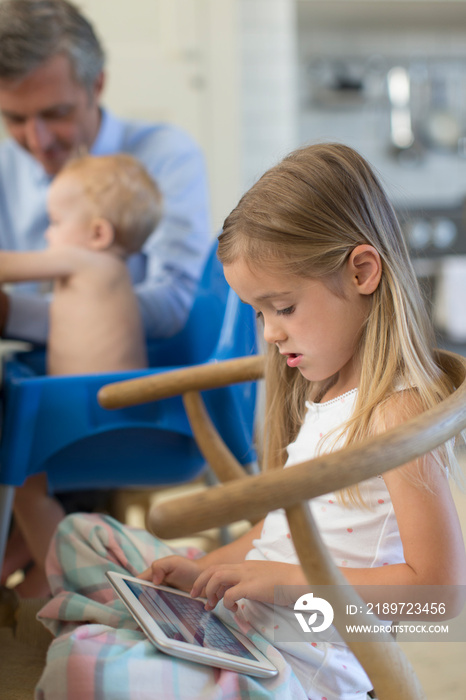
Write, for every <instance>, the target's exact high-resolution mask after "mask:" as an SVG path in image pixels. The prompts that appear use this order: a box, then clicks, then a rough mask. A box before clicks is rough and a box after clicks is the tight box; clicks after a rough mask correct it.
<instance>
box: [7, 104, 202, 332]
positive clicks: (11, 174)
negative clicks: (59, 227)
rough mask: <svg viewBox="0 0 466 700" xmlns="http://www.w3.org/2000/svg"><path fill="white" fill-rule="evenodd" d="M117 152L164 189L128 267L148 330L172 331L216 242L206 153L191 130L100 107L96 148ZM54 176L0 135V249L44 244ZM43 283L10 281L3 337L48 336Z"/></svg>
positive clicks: (180, 323)
mask: <svg viewBox="0 0 466 700" xmlns="http://www.w3.org/2000/svg"><path fill="white" fill-rule="evenodd" d="M118 152H124V153H130V154H131V155H133V156H135V157H136V158H138V159H139V160H140V161H141V162H142V163H143V164H144V165H145V167H146V168H147V170H148V171H149V172H150V174H151V175H152V177H153V178H154V180H155V181H156V182H157V184H158V186H159V188H160V190H161V191H162V194H163V197H164V216H163V219H162V222H161V223H160V225H159V227H158V228H157V229H156V231H155V232H154V233H153V234H152V235H151V237H150V238H149V239H148V240H147V241H146V243H145V245H144V248H143V250H142V251H141V252H140V253H137V254H136V255H132V256H131V257H130V258H129V259H128V267H129V269H130V272H131V277H132V279H133V283H134V288H135V291H136V294H137V297H138V300H139V305H140V309H141V314H142V319H143V324H144V328H145V330H146V334H147V336H148V337H152V338H163V337H169V336H171V335H174V334H175V333H176V332H177V331H178V330H180V329H181V328H182V327H183V325H184V323H185V321H186V318H187V316H188V313H189V310H190V308H191V305H192V302H193V295H194V292H195V290H196V285H197V282H198V280H199V277H200V275H201V272H202V268H203V264H204V261H205V259H206V256H207V254H208V249H209V247H210V242H211V230H210V221H209V201H208V186H207V175H206V168H205V163H204V158H203V156H202V153H201V151H200V149H199V147H198V146H197V145H196V144H195V143H194V142H193V140H192V139H191V137H190V136H188V135H187V134H186V133H185V132H184V131H182V130H181V129H179V128H178V127H175V126H172V125H169V124H144V123H142V122H135V121H128V120H122V119H117V118H116V117H115V116H113V115H112V114H110V113H109V112H108V111H106V110H103V111H102V122H101V126H100V130H99V133H98V135H97V138H96V140H95V142H94V145H93V147H92V149H91V153H92V154H94V155H107V154H112V153H118ZM50 182H51V177H50V176H48V175H47V174H46V173H45V171H44V170H43V168H42V166H41V165H40V164H39V163H38V162H37V161H36V160H35V159H34V158H33V157H32V156H30V155H29V154H28V153H27V152H26V151H24V150H23V149H22V148H21V147H20V146H18V145H17V143H16V142H15V141H13V140H12V139H8V140H6V141H5V142H3V143H2V145H1V146H0V248H1V249H5V250H38V249H41V248H44V247H45V244H46V242H45V238H44V233H45V230H46V228H47V226H48V216H47V211H46V196H47V190H48V187H49V185H50ZM45 291H46V290H44V285H43V284H42V285H41V284H36V283H21V284H16V285H13V286H12V287H11V288H10V289H9V293H10V312H9V316H8V321H7V324H6V328H5V332H4V336H5V337H7V338H17V339H22V340H29V341H32V342H35V343H45V342H46V339H47V330H48V304H49V298H48V296H47V295H46V294H44V292H45Z"/></svg>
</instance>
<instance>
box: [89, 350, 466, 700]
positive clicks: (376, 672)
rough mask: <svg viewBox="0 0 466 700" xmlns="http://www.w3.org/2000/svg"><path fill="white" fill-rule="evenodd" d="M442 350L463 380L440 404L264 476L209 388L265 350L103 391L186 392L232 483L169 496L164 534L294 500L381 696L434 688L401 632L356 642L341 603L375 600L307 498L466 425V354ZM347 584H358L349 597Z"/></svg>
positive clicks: (296, 527)
mask: <svg viewBox="0 0 466 700" xmlns="http://www.w3.org/2000/svg"><path fill="white" fill-rule="evenodd" d="M438 359H439V362H440V363H441V364H442V366H443V367H444V369H445V370H446V371H447V372H448V374H449V375H450V376H451V377H452V379H453V382H454V384H455V386H456V387H457V388H456V390H455V391H454V392H453V393H452V394H451V395H450V396H449V397H448V398H447V399H446V400H444V401H443V402H442V403H441V404H439V405H438V406H436V407H435V408H433V409H431V410H429V411H427V412H425V413H424V414H422V415H421V416H418V417H417V418H415V419H412V420H410V421H409V422H407V423H405V424H403V425H401V426H399V427H397V428H395V429H393V430H390V431H389V432H387V433H384V434H382V435H379V436H377V437H374V438H371V439H370V440H367V441H365V442H364V443H363V444H360V445H359V446H357V447H350V448H345V449H344V450H340V451H339V452H334V453H331V454H328V455H323V456H321V457H318V458H316V459H313V460H310V461H307V462H303V463H302V464H299V465H296V466H294V467H293V468H292V469H289V470H286V471H285V470H272V471H265V472H263V473H262V474H259V475H254V476H246V475H245V473H244V470H243V469H242V468H241V467H239V465H238V464H236V463H235V459H234V458H233V457H232V455H231V454H230V453H229V452H228V450H227V449H226V448H225V446H224V445H223V443H222V441H221V439H220V437H219V435H218V434H217V433H216V431H215V428H214V427H213V425H212V422H211V420H210V418H209V416H208V415H207V413H206V411H205V407H204V406H203V403H202V399H201V397H200V394H199V392H200V391H201V390H205V389H211V388H214V387H218V386H222V385H225V384H228V383H230V382H242V381H251V380H253V379H259V378H260V377H261V376H262V374H263V366H264V360H263V358H261V357H249V358H241V359H238V360H232V361H229V362H225V363H219V364H216V365H209V366H200V367H197V368H194V369H192V368H191V369H190V370H189V372H186V371H184V372H173V373H167V374H166V375H164V376H158V377H153V378H152V377H148V378H144V379H142V380H136V381H131V382H124V383H122V384H115V385H109V386H107V387H104V388H103V389H102V390H101V391H100V394H99V400H100V402H101V404H102V405H103V406H105V407H109V408H117V407H121V406H130V405H133V404H137V403H140V402H146V401H154V400H158V399H161V398H165V397H166V396H173V395H174V394H175V393H176V394H182V395H183V400H184V403H185V406H186V410H187V412H188V416H189V419H190V421H191V424H192V428H193V433H194V435H195V436H196V438H197V440H198V442H199V446H200V448H201V450H202V451H203V452H204V454H205V457H206V459H207V460H208V461H209V463H210V465H211V468H212V469H213V470H214V471H215V472H216V473H217V474H218V476H219V479H220V480H221V481H227V480H228V481H231V483H229V484H225V485H220V486H217V487H214V488H211V489H208V490H207V491H205V492H204V493H201V494H196V495H195V497H190V496H185V497H182V498H177V499H174V500H173V501H169V502H165V503H162V504H161V505H159V506H157V508H156V509H154V510H153V511H152V512H151V513H150V516H149V526H150V529H151V530H152V532H154V534H156V535H158V536H159V537H163V538H171V537H179V536H182V535H186V534H187V533H188V532H191V533H192V532H194V531H199V530H203V529H206V528H209V527H213V526H217V527H218V526H226V525H228V524H229V523H232V522H234V521H237V520H239V519H243V518H244V519H247V520H250V521H251V522H254V521H257V520H259V519H260V518H262V517H263V516H264V513H267V512H268V511H270V510H274V509H277V508H284V509H285V511H286V515H287V518H288V521H289V525H290V531H291V535H292V538H293V542H294V545H295V547H296V551H297V553H298V556H299V559H300V562H301V565H302V567H303V570H304V572H305V574H306V577H307V580H308V582H309V584H310V585H326V586H330V587H331V589H332V590H333V591H334V594H333V595H332V599H331V600H329V602H330V603H331V604H332V606H333V608H334V611H335V625H336V627H337V629H338V631H339V633H340V634H341V636H342V637H343V638H344V639H345V641H346V642H347V643H348V646H349V647H350V648H351V650H352V651H353V652H354V654H355V655H356V657H357V658H358V659H359V661H360V662H361V664H362V666H363V667H364V669H365V670H366V672H367V674H368V676H369V678H370V679H371V681H372V683H373V687H374V691H375V695H376V697H377V698H378V699H379V700H393V699H394V698H396V699H397V700H420V699H421V698H424V693H423V690H422V687H421V686H420V683H419V681H418V679H417V676H416V674H415V672H414V670H413V668H412V667H411V665H410V663H409V662H408V660H407V658H406V657H405V656H404V654H403V653H402V651H401V650H400V648H399V646H398V645H397V644H396V642H394V640H393V637H391V636H390V635H389V634H388V633H382V632H379V633H376V634H373V637H372V639H371V641H370V642H369V643H368V642H367V641H365V642H359V641H356V642H355V641H353V639H352V638H351V636H349V635H348V634H347V633H346V629H345V625H344V624H343V625H341V624H339V620H340V619H344V616H343V615H339V614H338V611H342V610H343V609H344V606H346V605H348V604H353V605H356V606H357V609H358V610H359V609H360V608H361V607H363V608H364V607H365V603H364V602H363V601H362V599H361V598H359V596H358V595H357V593H356V591H355V590H354V589H353V588H352V587H351V586H349V585H348V584H347V582H346V580H345V579H344V578H343V576H342V575H341V573H340V572H339V570H338V569H337V567H336V566H335V564H334V563H333V561H332V559H331V558H330V556H329V554H328V552H327V550H326V547H325V545H324V543H323V541H322V539H321V537H320V534H319V532H318V530H317V528H316V525H315V522H314V520H313V517H312V515H311V512H310V509H309V507H308V504H307V501H308V500H309V499H311V498H314V497H316V496H319V495H322V494H325V493H328V492H332V491H337V490H339V489H342V488H344V487H347V486H351V485H353V484H357V483H359V482H360V481H363V480H365V479H369V478H371V477H373V476H376V475H378V474H381V473H383V472H385V471H388V470H390V469H393V468H395V467H398V466H400V465H402V464H405V463H407V462H409V461H411V460H413V459H415V458H417V457H420V456H421V455H423V454H426V453H427V452H429V451H430V450H432V449H434V448H435V447H437V446H439V445H441V444H442V443H444V442H445V441H447V440H449V439H450V438H452V437H454V436H455V435H457V434H458V433H459V432H460V431H461V430H463V429H465V428H466V381H465V377H466V359H465V358H463V357H460V356H459V355H455V354H453V353H447V352H439V353H438ZM180 513H189V518H187V517H184V518H180V517H179V514H180ZM341 584H345V585H344V587H342V585H341ZM343 590H345V591H348V593H347V595H346V597H344V598H343V594H342V591H343ZM353 620H354V624H358V622H361V621H363V622H364V621H365V620H363V619H362V618H361V619H358V616H355V617H354V618H353Z"/></svg>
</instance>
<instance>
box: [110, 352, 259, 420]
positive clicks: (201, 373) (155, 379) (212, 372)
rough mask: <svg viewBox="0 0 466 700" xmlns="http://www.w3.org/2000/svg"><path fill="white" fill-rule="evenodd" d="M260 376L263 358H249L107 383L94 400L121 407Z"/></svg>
mask: <svg viewBox="0 0 466 700" xmlns="http://www.w3.org/2000/svg"><path fill="white" fill-rule="evenodd" d="M263 374H264V357H263V356H262V355H253V356H250V357H240V358H237V359H234V360H225V361H224V362H215V363H212V364H210V363H206V364H203V365H194V366H191V367H183V368H182V369H176V370H170V371H168V372H161V373H156V374H151V375H149V376H146V377H141V378H138V379H129V380H127V381H124V382H115V383H114V384H107V385H106V386H104V387H102V388H101V389H100V391H99V393H98V395H97V398H98V401H99V403H100V405H101V406H103V408H108V409H116V408H125V407H126V406H135V405H137V404H142V403H149V402H150V401H159V400H160V399H167V398H169V397H171V396H178V395H179V394H184V393H185V392H187V391H204V390H206V389H217V388H219V387H222V386H226V385H228V384H239V383H240V382H249V381H256V380H257V379H261V378H262V377H263Z"/></svg>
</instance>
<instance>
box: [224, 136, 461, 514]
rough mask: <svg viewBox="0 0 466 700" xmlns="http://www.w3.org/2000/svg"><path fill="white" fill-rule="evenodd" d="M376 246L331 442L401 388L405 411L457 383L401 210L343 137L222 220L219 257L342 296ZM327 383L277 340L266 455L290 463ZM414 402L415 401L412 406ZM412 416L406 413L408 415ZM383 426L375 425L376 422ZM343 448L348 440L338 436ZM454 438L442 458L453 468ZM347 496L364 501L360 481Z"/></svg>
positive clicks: (309, 152)
mask: <svg viewBox="0 0 466 700" xmlns="http://www.w3.org/2000/svg"><path fill="white" fill-rule="evenodd" d="M361 244H369V245H371V246H373V247H374V248H375V249H376V250H377V251H378V253H379V255H380V258H381V261H382V276H381V281H380V284H379V286H378V288H377V290H376V291H375V292H374V293H373V295H372V304H371V309H370V312H369V315H368V318H367V320H366V323H365V325H364V327H363V330H362V333H361V337H360V341H359V346H358V352H359V356H360V363H361V368H362V369H361V377H360V382H359V391H358V396H357V400H356V404H355V408H354V412H353V415H352V417H351V419H350V420H349V421H348V422H347V423H346V424H345V426H343V428H342V430H341V432H340V433H339V435H338V436H335V440H334V444H336V443H337V442H338V440H339V439H342V438H343V444H344V445H348V444H350V443H356V442H360V441H362V440H364V439H365V438H367V437H368V436H370V435H371V434H373V433H374V430H378V429H380V424H381V423H383V422H384V410H383V407H384V402H386V401H387V400H388V399H389V398H390V396H393V395H394V394H395V392H396V391H397V389H399V387H400V386H404V387H408V388H409V387H415V389H412V390H410V391H409V393H410V394H412V393H414V394H415V399H414V401H407V402H406V404H407V406H408V407H407V408H406V411H407V412H408V413H409V411H410V410H412V411H415V410H419V409H421V410H425V409H427V408H430V407H431V406H433V405H435V404H437V403H438V402H439V401H440V400H442V399H443V398H445V397H446V396H448V395H449V394H450V393H451V391H452V389H453V387H452V386H451V381H450V380H449V379H448V377H447V376H446V375H445V374H444V373H443V372H442V370H441V369H440V368H439V366H438V365H437V364H436V362H435V359H434V355H433V347H434V335H433V330H432V327H431V323H430V321H429V317H428V314H427V311H426V306H425V303H424V299H423V297H422V295H421V292H420V289H419V285H418V283H417V280H416V276H415V273H414V270H413V267H412V264H411V261H410V258H409V254H408V250H407V247H406V244H405V241H404V238H403V235H402V232H401V229H400V226H399V223H398V221H397V218H396V215H395V212H394V210H393V207H392V206H391V204H390V202H389V201H388V199H387V197H386V195H385V193H384V191H383V189H382V186H381V185H380V183H379V180H378V179H377V177H376V176H375V174H374V172H373V170H372V169H371V167H370V166H369V165H368V163H367V162H366V161H365V160H364V159H363V158H362V157H361V156H360V155H359V154H358V153H357V152H356V151H354V150H353V149H351V148H349V147H347V146H344V145H342V144H319V145H312V146H308V147H305V148H302V149H300V150H297V151H295V152H294V153H292V154H291V155H289V156H288V157H286V158H285V159H284V160H283V161H282V162H281V163H279V164H278V165H276V166H275V167H273V168H271V169H270V170H269V171H268V172H266V173H265V175H263V176H262V177H261V178H260V180H259V181H258V182H257V183H256V184H255V185H254V186H253V187H252V188H251V189H250V190H249V191H248V192H247V193H246V194H245V195H244V196H243V197H242V199H241V200H240V202H239V204H238V205H237V207H236V208H235V209H234V210H233V211H232V212H231V214H230V215H229V216H228V217H227V219H226V220H225V223H224V227H223V232H222V233H221V235H220V236H219V246H218V256H219V259H220V260H221V262H222V263H223V264H224V265H228V264H231V263H233V262H234V261H236V260H238V259H242V260H244V261H246V262H247V263H248V265H250V266H251V267H254V266H257V265H260V266H261V269H264V267H265V268H266V269H268V270H272V271H273V270H274V269H275V270H278V269H279V270H280V272H281V273H282V274H283V273H285V274H289V275H297V276H299V277H305V278H320V279H322V280H323V281H325V282H326V284H327V285H328V286H329V288H330V289H331V290H332V291H333V292H334V293H335V294H337V295H338V294H340V295H341V293H342V292H341V289H340V287H339V273H340V271H341V270H342V268H343V266H344V265H345V263H346V261H347V260H348V257H349V255H350V254H351V251H352V250H353V249H354V248H355V247H356V246H358V245H361ZM328 384H329V383H328V382H327V384H326V385H322V384H320V385H317V384H315V383H310V382H309V381H308V380H307V379H304V378H303V376H302V375H301V373H300V372H297V371H296V370H293V369H290V368H289V367H287V365H286V363H284V361H283V358H282V357H281V356H280V354H279V352H278V349H277V347H275V345H270V346H269V349H268V355H267V363H266V404H267V412H266V421H265V442H264V463H265V464H266V465H267V468H271V467H277V466H283V464H284V462H285V459H286V447H287V445H288V444H289V443H290V442H292V441H293V440H294V439H295V438H296V435H297V433H298V430H299V428H300V426H301V423H302V420H303V417H304V413H305V401H306V400H307V399H309V398H312V399H314V400H318V398H319V395H320V396H321V395H322V394H323V393H324V392H325V389H326V387H328ZM409 407H411V408H409ZM408 417H409V416H408V415H407V416H405V418H408ZM376 424H377V427H376V428H375V425H376ZM339 446H342V445H341V443H339ZM451 452H452V451H451V449H450V447H449V446H447V447H444V448H440V449H439V450H438V452H437V453H436V458H437V461H438V462H439V463H441V464H442V465H446V464H450V466H454V458H453V456H452V454H451ZM342 499H343V501H346V502H348V501H350V502H352V503H361V499H360V496H359V492H358V489H355V488H353V489H348V490H345V493H343V494H342Z"/></svg>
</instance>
